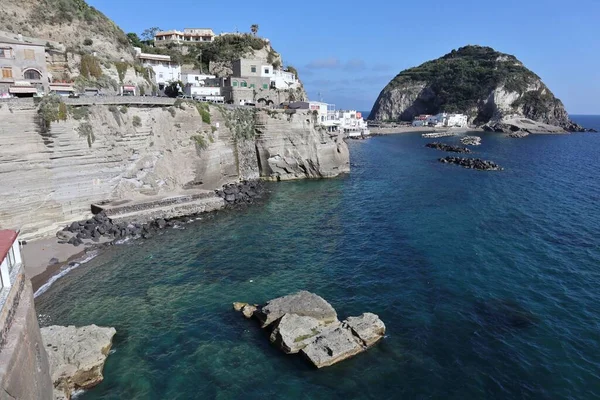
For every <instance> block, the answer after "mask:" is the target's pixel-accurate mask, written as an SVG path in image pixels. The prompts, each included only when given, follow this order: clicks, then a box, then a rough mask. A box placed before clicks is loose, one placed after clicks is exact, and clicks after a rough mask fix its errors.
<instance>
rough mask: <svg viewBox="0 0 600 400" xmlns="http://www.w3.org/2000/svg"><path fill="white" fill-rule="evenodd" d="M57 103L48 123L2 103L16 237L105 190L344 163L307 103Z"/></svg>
mask: <svg viewBox="0 0 600 400" xmlns="http://www.w3.org/2000/svg"><path fill="white" fill-rule="evenodd" d="M73 101H76V100H73ZM41 106H43V105H40V107H41ZM48 107H53V105H51V104H50V105H48ZM58 107H59V109H58V114H56V115H55V117H57V118H58V121H53V122H50V123H49V126H47V125H46V122H44V121H45V120H44V118H48V116H47V115H46V116H44V114H40V113H39V112H38V106H36V105H34V104H33V102H32V101H30V99H27V100H25V99H23V100H12V101H10V102H3V103H0V120H1V121H2V122H3V123H2V125H1V126H0V176H1V177H2V190H3V201H2V202H0V227H1V228H16V229H21V230H22V237H24V238H31V237H38V236H42V235H45V234H54V232H55V231H56V230H57V229H58V228H59V227H60V226H64V224H66V223H67V222H69V221H75V220H81V219H84V218H86V217H88V216H89V213H90V204H92V203H99V202H102V201H104V200H119V199H129V200H144V198H147V197H148V196H157V195H158V196H169V195H176V194H186V192H188V191H190V190H193V189H216V188H220V187H221V186H222V185H223V184H225V183H228V182H235V181H238V180H240V179H256V178H259V177H262V178H263V179H268V180H286V179H299V178H321V177H332V176H336V175H338V174H340V173H342V172H347V171H348V170H349V155H348V148H347V146H346V144H345V142H344V141H343V137H342V136H341V135H339V136H338V135H337V134H329V133H327V132H325V131H324V130H322V129H320V128H319V127H318V125H317V124H316V123H315V121H314V120H313V117H312V114H309V113H308V112H297V113H294V114H289V113H285V112H284V111H283V110H281V111H276V110H268V111H263V110H259V109H254V108H247V109H242V108H226V107H215V106H210V107H208V106H201V105H198V106H196V105H195V104H193V103H189V104H188V103H182V102H178V103H176V105H175V106H170V107H129V108H127V107H117V106H105V105H94V106H89V107H86V106H78V107H76V106H73V105H62V106H60V105H59V106H58ZM61 109H62V114H63V115H60V114H61Z"/></svg>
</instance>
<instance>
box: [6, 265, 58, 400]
mask: <svg viewBox="0 0 600 400" xmlns="http://www.w3.org/2000/svg"><path fill="white" fill-rule="evenodd" d="M3 291H8V289H7V288H4V289H3ZM0 330H1V332H2V337H1V342H0V400H5V399H6V400H9V399H10V400H12V399H51V398H52V389H53V386H52V380H51V378H50V370H49V366H48V356H47V354H46V350H45V349H44V345H43V342H42V336H41V333H40V328H39V325H38V321H37V318H36V313H35V308H34V304H33V291H32V290H31V282H30V281H29V279H27V278H26V277H25V274H24V272H23V269H22V267H21V268H20V269H19V270H18V272H17V278H16V279H15V282H14V284H13V286H12V287H11V288H10V291H9V293H8V294H7V296H6V299H5V301H4V303H3V305H2V309H1V313H0Z"/></svg>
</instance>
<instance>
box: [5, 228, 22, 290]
mask: <svg viewBox="0 0 600 400" xmlns="http://www.w3.org/2000/svg"><path fill="white" fill-rule="evenodd" d="M17 236H18V234H17V232H15V231H11V230H0V290H2V291H4V288H10V287H11V286H12V282H13V281H14V279H11V276H13V278H14V274H15V272H16V271H18V269H19V267H20V266H21V264H22V262H23V261H22V258H21V249H20V248H19V241H18V240H17Z"/></svg>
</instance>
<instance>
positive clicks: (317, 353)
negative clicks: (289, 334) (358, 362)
mask: <svg viewBox="0 0 600 400" xmlns="http://www.w3.org/2000/svg"><path fill="white" fill-rule="evenodd" d="M364 350H365V347H364V346H363V345H362V344H361V343H359V341H358V340H357V339H356V338H355V337H354V335H353V334H352V332H351V331H350V330H349V329H346V328H344V327H341V326H340V327H337V328H335V329H333V330H329V331H327V332H324V333H322V334H320V335H319V336H317V337H316V338H315V339H314V340H313V341H312V342H311V343H309V344H308V345H307V346H306V347H304V348H303V349H302V350H301V353H302V354H303V355H304V356H305V357H306V358H308V360H310V362H311V363H313V365H314V366H315V367H317V368H323V367H328V366H330V365H333V364H336V363H338V362H340V361H343V360H345V359H347V358H350V357H352V356H355V355H356V354H358V353H361V352H363V351H364Z"/></svg>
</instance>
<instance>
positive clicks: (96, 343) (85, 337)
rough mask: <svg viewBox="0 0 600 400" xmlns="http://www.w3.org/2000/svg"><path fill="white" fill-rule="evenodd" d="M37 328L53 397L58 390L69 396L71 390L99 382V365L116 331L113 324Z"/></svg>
mask: <svg viewBox="0 0 600 400" xmlns="http://www.w3.org/2000/svg"><path fill="white" fill-rule="evenodd" d="M41 332H42V339H43V341H44V347H45V349H46V352H47V353H48V361H49V364H50V374H51V376H52V381H53V383H54V387H55V389H56V390H55V394H56V395H57V396H55V398H60V397H58V395H59V394H62V395H64V398H67V399H70V398H71V394H72V393H73V391H74V390H77V389H89V388H91V387H93V386H96V385H97V384H99V383H100V382H102V380H103V379H104V377H103V375H102V369H103V368H104V363H105V361H106V357H108V352H109V351H110V348H111V346H112V338H113V336H114V335H115V333H116V332H117V331H116V330H115V328H103V327H99V326H96V325H89V326H84V327H80V328H76V327H75V326H56V325H55V326H49V327H46V328H42V329H41Z"/></svg>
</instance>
